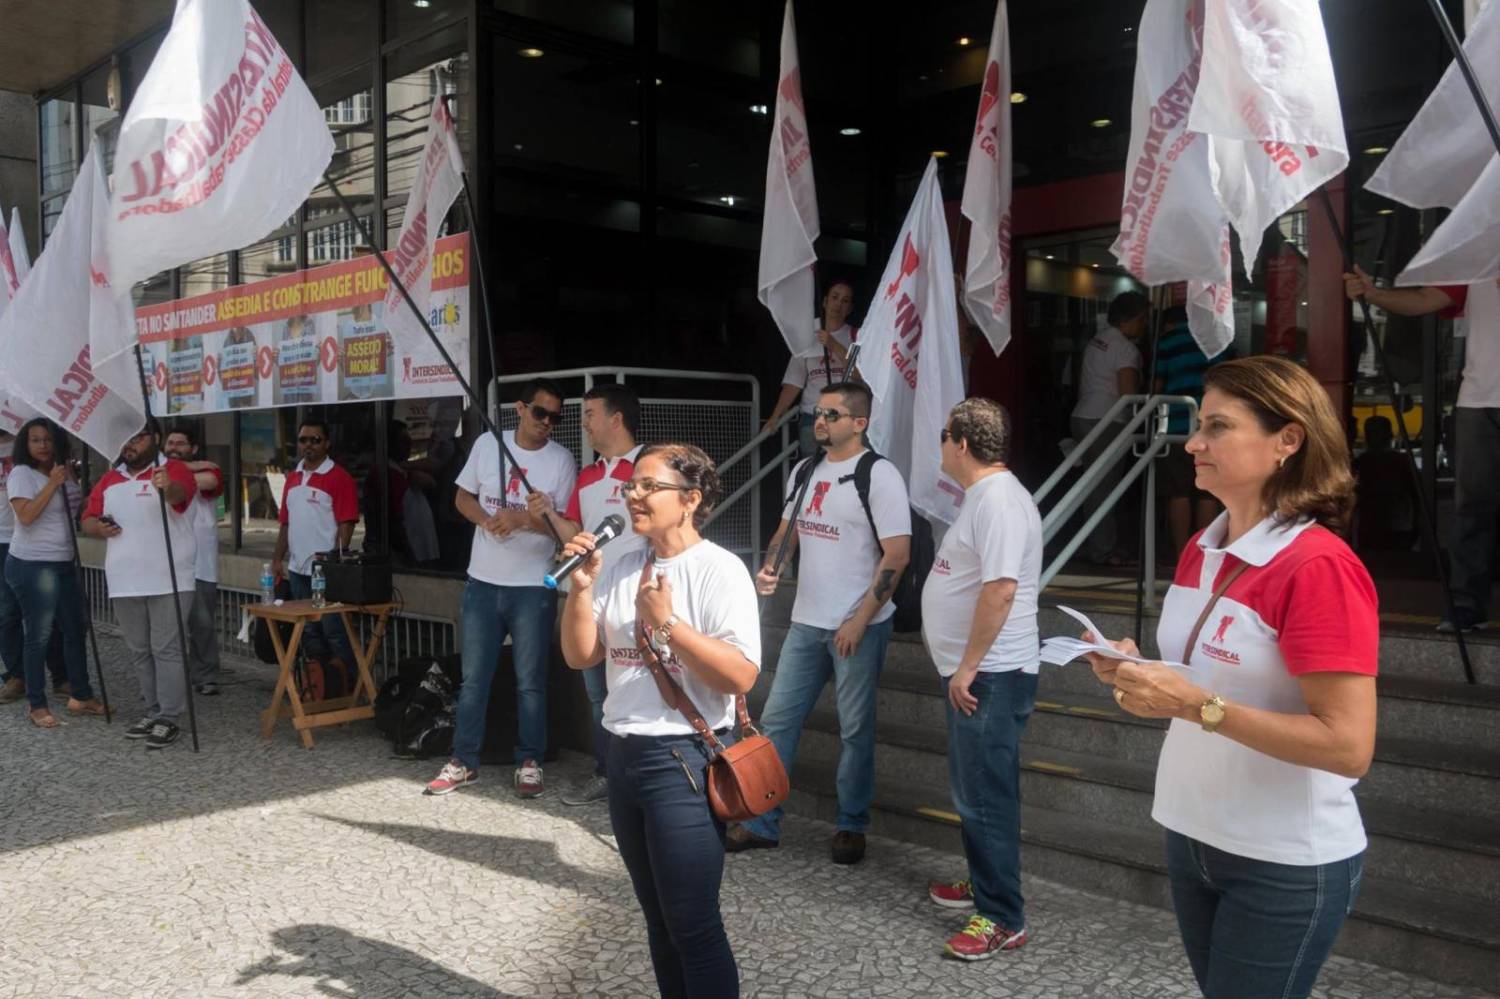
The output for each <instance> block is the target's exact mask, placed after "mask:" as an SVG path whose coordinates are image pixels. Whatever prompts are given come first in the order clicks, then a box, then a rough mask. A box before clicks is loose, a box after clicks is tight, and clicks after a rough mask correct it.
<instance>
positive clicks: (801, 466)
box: [781, 449, 822, 520]
mask: <svg viewBox="0 0 1500 999" xmlns="http://www.w3.org/2000/svg"><path fill="white" fill-rule="evenodd" d="M821 456H822V451H821V449H820V450H819V452H818V454H815V455H813V456H812V457H810V458H803V459H802V461H801V462H800V463H798V465H797V467H796V468H794V469H793V470H792V488H791V495H790V496H787V497H785V498H784V499H782V501H781V517H782V519H783V520H785V519H787V507H788V506H790V505H791V503H792V501H793V500H795V499H796V498H797V494H798V493H800V492H801V491H802V486H803V484H804V483H806V482H807V480H808V479H810V478H812V473H813V467H814V466H815V465H817V463H818V459H819V458H820V457H821ZM793 512H794V513H795V512H796V511H793Z"/></svg>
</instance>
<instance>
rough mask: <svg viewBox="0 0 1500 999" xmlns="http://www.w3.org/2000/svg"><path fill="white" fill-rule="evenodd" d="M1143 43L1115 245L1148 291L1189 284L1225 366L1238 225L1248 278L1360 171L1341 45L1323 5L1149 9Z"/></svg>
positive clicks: (1252, 2)
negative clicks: (1267, 247)
mask: <svg viewBox="0 0 1500 999" xmlns="http://www.w3.org/2000/svg"><path fill="white" fill-rule="evenodd" d="M1139 39H1140V41H1139V52H1138V54H1137V56H1136V75H1135V90H1134V108H1133V111H1132V115H1131V133H1130V156H1129V159H1128V160H1127V166H1126V172H1125V196H1124V201H1123V203H1122V205H1121V212H1120V214H1121V221H1120V235H1119V238H1118V239H1116V240H1115V244H1114V246H1113V248H1112V249H1113V251H1114V254H1115V256H1116V258H1118V259H1119V261H1120V262H1121V264H1123V265H1124V266H1125V268H1126V269H1127V270H1129V271H1130V272H1131V273H1132V274H1134V275H1135V276H1136V277H1137V278H1139V279H1140V280H1141V281H1143V282H1145V283H1146V284H1151V285H1156V284H1163V283H1166V282H1171V281H1186V282H1188V303H1189V309H1188V312H1189V321H1190V325H1191V327H1192V330H1193V335H1194V337H1195V338H1196V339H1197V340H1198V343H1199V345H1200V346H1201V347H1202V348H1203V350H1204V352H1205V353H1207V354H1208V355H1209V356H1210V357H1212V356H1214V355H1216V354H1218V353H1219V352H1220V351H1221V350H1223V348H1224V347H1225V346H1227V345H1228V343H1229V341H1230V340H1231V339H1232V337H1233V317H1232V304H1233V299H1232V295H1231V289H1230V287H1229V282H1230V273H1229V271H1230V268H1229V264H1228V258H1227V257H1226V255H1225V253H1224V250H1225V248H1226V240H1227V232H1226V228H1225V227H1226V226H1231V227H1233V229H1234V230H1235V234H1236V235H1237V237H1238V238H1239V242H1240V251H1241V254H1242V256H1243V258H1244V263H1245V268H1246V272H1247V273H1248V272H1249V271H1250V270H1251V269H1252V268H1253V267H1254V266H1255V261H1256V259H1257V257H1258V256H1259V254H1260V246H1261V242H1262V240H1263V238H1264V235H1265V230H1266V228H1267V227H1268V226H1270V225H1271V223H1272V222H1274V221H1275V220H1276V219H1277V218H1278V217H1279V216H1280V215H1282V214H1283V213H1285V212H1286V211H1288V210H1289V209H1291V208H1292V207H1293V206H1294V205H1296V204H1297V203H1298V202H1299V201H1301V200H1302V199H1303V198H1305V197H1306V196H1307V195H1308V194H1310V193H1311V192H1312V191H1313V190H1314V189H1316V188H1317V187H1318V186H1319V185H1321V184H1323V183H1324V182H1325V181H1327V180H1329V179H1330V178H1332V177H1334V176H1336V175H1337V174H1338V173H1340V172H1341V171H1342V170H1343V169H1344V167H1345V166H1346V165H1347V164H1348V161H1349V154H1348V149H1347V146H1346V143H1345V140H1344V135H1343V120H1342V117H1341V114H1340V110H1339V104H1338V90H1337V87H1336V86H1335V84H1334V79H1333V64H1332V60H1331V58H1330V56H1329V54H1328V40H1327V37H1326V35H1325V34H1324V31H1323V21H1322V16H1321V14H1320V12H1319V9H1318V4H1317V2H1316V0H1148V3H1147V5H1146V10H1145V13H1144V14H1143V15H1142V17H1141V28H1140V33H1139ZM1194 319H1196V320H1197V323H1196V324H1194V323H1193V322H1192V321H1193V320H1194Z"/></svg>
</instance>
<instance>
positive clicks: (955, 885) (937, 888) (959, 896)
mask: <svg viewBox="0 0 1500 999" xmlns="http://www.w3.org/2000/svg"><path fill="white" fill-rule="evenodd" d="M927 897H928V898H930V899H932V904H933V905H941V906H942V907H943V908H945V909H972V908H974V885H973V883H972V882H970V881H934V882H933V883H932V884H930V885H928V886H927Z"/></svg>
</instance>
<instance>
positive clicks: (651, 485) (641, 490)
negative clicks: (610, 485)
mask: <svg viewBox="0 0 1500 999" xmlns="http://www.w3.org/2000/svg"><path fill="white" fill-rule="evenodd" d="M696 488H697V487H696V486H680V485H676V484H674V483H671V482H658V481H656V480H655V479H630V480H629V481H627V482H625V483H624V484H623V485H621V486H620V492H622V493H624V494H625V495H626V496H634V495H636V494H640V495H641V496H650V495H651V494H652V493H659V492H661V491H662V490H663V489H673V490H676V491H677V492H687V491H689V490H691V489H696Z"/></svg>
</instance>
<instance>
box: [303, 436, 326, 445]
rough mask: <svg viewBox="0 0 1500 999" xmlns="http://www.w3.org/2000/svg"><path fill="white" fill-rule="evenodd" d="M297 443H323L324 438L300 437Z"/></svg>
mask: <svg viewBox="0 0 1500 999" xmlns="http://www.w3.org/2000/svg"><path fill="white" fill-rule="evenodd" d="M297 443H298V444H321V443H323V438H321V437H298V438H297Z"/></svg>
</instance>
